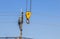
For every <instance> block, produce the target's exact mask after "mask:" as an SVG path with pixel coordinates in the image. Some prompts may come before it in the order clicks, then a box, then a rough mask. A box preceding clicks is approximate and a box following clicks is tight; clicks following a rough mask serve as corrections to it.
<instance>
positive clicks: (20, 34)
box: [20, 24, 22, 39]
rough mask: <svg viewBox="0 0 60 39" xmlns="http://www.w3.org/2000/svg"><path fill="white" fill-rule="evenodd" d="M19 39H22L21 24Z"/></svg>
mask: <svg viewBox="0 0 60 39" xmlns="http://www.w3.org/2000/svg"><path fill="white" fill-rule="evenodd" d="M20 39H22V24H20Z"/></svg>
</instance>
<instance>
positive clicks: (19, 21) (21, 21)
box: [18, 12, 23, 39]
mask: <svg viewBox="0 0 60 39" xmlns="http://www.w3.org/2000/svg"><path fill="white" fill-rule="evenodd" d="M21 13H22V15H21V16H20V17H19V20H18V25H19V28H20V39H22V25H23V12H21Z"/></svg>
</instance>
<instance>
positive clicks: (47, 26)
mask: <svg viewBox="0 0 60 39" xmlns="http://www.w3.org/2000/svg"><path fill="white" fill-rule="evenodd" d="M21 8H22V9H23V11H24V24H23V37H29V38H33V39H60V0H32V16H31V18H30V24H26V18H25V11H26V0H0V37H18V36H19V35H20V31H19V26H18V24H17V22H18V17H19V15H20V12H21V11H20V9H21Z"/></svg>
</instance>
